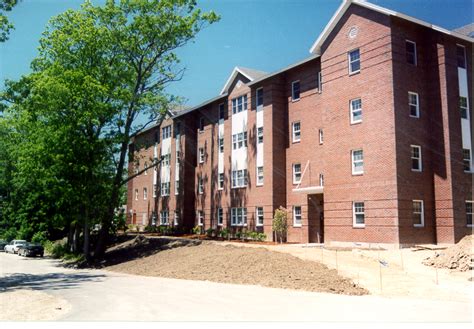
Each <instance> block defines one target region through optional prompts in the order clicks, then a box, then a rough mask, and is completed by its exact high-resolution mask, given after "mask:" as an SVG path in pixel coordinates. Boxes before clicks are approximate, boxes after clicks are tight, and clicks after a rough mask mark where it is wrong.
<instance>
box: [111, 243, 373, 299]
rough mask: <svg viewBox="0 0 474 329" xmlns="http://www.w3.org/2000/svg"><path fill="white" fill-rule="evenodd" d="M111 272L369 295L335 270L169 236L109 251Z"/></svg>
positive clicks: (279, 255)
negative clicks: (169, 237) (168, 237)
mask: <svg viewBox="0 0 474 329" xmlns="http://www.w3.org/2000/svg"><path fill="white" fill-rule="evenodd" d="M106 257H107V259H108V261H107V263H105V264H103V265H105V266H106V269H107V270H110V271H117V272H123V273H128V274H137V275H145V276H160V277H166V278H176V279H188V280H204V281H206V280H207V281H214V282H222V283H237V284H250V285H260V286H265V287H274V288H288V289H298V290H307V291H317V292H329V293H337V294H347V295H364V294H367V293H368V291H367V290H365V289H363V288H361V287H358V286H357V285H356V284H354V283H353V282H351V280H348V279H346V278H344V277H342V276H340V275H338V273H337V271H336V270H334V269H328V268H327V267H326V266H325V265H323V264H320V263H318V262H314V261H307V260H302V259H300V258H298V257H295V256H292V255H290V254H288V253H280V252H274V251H271V250H268V249H264V248H261V247H259V246H256V248H255V247H254V248H247V247H245V246H237V245H222V243H218V242H210V241H202V242H201V241H192V240H184V239H166V238H150V239H147V238H143V237H140V236H138V237H137V238H135V239H133V240H131V241H127V242H124V243H122V244H119V245H117V246H114V247H112V248H111V249H109V250H108V253H107V256H106Z"/></svg>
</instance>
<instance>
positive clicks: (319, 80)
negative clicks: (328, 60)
mask: <svg viewBox="0 0 474 329" xmlns="http://www.w3.org/2000/svg"><path fill="white" fill-rule="evenodd" d="M316 84H317V88H318V92H319V93H321V92H322V91H323V76H322V74H321V71H319V72H318V80H317V81H316Z"/></svg>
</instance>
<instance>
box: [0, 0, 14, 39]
mask: <svg viewBox="0 0 474 329" xmlns="http://www.w3.org/2000/svg"><path fill="white" fill-rule="evenodd" d="M17 3H18V0H0V42H5V41H6V40H8V35H9V34H10V31H11V30H12V29H13V24H12V23H10V21H9V20H8V18H7V16H6V15H5V14H6V12H7V11H10V10H12V8H13V7H14V6H15V5H16V4H17Z"/></svg>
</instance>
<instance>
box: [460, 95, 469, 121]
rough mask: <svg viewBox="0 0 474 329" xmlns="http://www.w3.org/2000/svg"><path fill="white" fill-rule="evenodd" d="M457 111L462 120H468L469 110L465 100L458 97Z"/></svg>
mask: <svg viewBox="0 0 474 329" xmlns="http://www.w3.org/2000/svg"><path fill="white" fill-rule="evenodd" d="M459 110H460V111H461V118H462V119H469V108H468V106H467V98H466V97H463V96H460V97H459Z"/></svg>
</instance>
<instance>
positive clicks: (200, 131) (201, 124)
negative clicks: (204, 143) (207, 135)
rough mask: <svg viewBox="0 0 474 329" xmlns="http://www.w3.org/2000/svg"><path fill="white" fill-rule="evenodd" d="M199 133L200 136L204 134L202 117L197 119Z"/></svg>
mask: <svg viewBox="0 0 474 329" xmlns="http://www.w3.org/2000/svg"><path fill="white" fill-rule="evenodd" d="M198 130H199V133H200V134H202V133H203V132H204V117H200V118H199V127H198Z"/></svg>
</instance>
